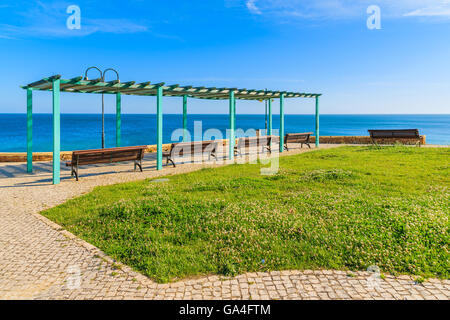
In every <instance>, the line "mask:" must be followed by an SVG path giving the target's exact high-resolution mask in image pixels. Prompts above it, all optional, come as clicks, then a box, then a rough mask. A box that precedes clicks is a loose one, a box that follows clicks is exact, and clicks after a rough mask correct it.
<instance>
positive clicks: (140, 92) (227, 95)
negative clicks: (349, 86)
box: [22, 75, 321, 184]
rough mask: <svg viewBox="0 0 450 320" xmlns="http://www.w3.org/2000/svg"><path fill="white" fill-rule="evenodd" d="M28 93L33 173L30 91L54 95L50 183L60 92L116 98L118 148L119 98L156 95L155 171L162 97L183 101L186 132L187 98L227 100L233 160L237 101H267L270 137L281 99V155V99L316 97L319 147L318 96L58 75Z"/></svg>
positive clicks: (56, 163)
mask: <svg viewBox="0 0 450 320" xmlns="http://www.w3.org/2000/svg"><path fill="white" fill-rule="evenodd" d="M22 88H23V89H26V90H27V171H28V172H29V173H31V172H33V161H32V160H33V153H32V146H33V134H32V128H33V120H32V114H33V94H32V92H33V90H39V91H51V92H52V95H53V184H58V183H59V182H60V151H61V146H60V140H61V134H60V133H61V122H60V92H74V93H93V94H114V95H116V146H117V147H120V140H121V104H122V95H134V96H156V119H157V120H156V121H157V126H156V137H157V139H156V141H157V152H156V153H157V157H156V159H157V160H156V167H157V170H162V142H163V141H162V138H163V130H162V126H163V108H162V98H163V96H168V97H182V98H183V129H184V132H186V131H187V102H188V98H197V99H209V100H229V106H230V107H229V113H230V135H229V158H230V160H232V159H233V158H234V151H233V150H234V142H235V120H234V119H235V115H236V100H259V101H261V100H267V101H268V118H269V119H268V128H267V134H268V135H271V134H272V99H280V130H279V135H280V152H283V149H284V147H283V146H284V141H283V140H284V100H285V99H286V98H315V99H316V128H315V135H316V147H319V97H320V96H321V94H314V93H301V92H286V91H270V90H253V89H237V88H214V87H192V86H180V85H178V84H175V85H166V84H165V83H153V84H152V83H150V82H143V83H135V82H134V81H130V82H119V81H109V82H106V81H102V80H101V79H94V80H86V79H83V77H76V78H72V79H61V76H60V75H55V76H52V77H48V78H44V79H42V80H39V81H36V82H33V83H30V84H29V85H26V86H23V87H22Z"/></svg>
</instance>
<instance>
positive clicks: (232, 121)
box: [229, 90, 236, 160]
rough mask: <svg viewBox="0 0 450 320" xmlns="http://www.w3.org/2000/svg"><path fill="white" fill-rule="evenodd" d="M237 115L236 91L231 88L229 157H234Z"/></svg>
mask: <svg viewBox="0 0 450 320" xmlns="http://www.w3.org/2000/svg"><path fill="white" fill-rule="evenodd" d="M235 116H236V99H235V97H234V91H233V90H230V141H229V148H230V149H229V159H230V160H233V159H234V143H235V141H234V140H235V134H234V129H235Z"/></svg>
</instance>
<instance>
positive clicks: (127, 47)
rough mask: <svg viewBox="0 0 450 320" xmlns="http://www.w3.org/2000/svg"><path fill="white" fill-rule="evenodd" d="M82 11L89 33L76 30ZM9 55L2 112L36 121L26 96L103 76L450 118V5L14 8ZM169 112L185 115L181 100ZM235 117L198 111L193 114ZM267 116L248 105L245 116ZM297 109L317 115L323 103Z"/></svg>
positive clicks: (145, 101)
mask: <svg viewBox="0 0 450 320" xmlns="http://www.w3.org/2000/svg"><path fill="white" fill-rule="evenodd" d="M72 4H75V5H78V6H79V7H80V9H81V29H80V30H69V29H68V28H67V27H66V20H67V18H68V17H69V14H67V13H66V10H67V7H68V6H69V5H72ZM369 5H378V6H379V7H380V8H381V27H382V28H381V30H369V29H368V28H367V24H366V20H367V18H368V17H369V14H368V13H367V8H368V6H369ZM0 48H1V50H0V70H1V71H2V72H1V75H0V93H1V100H0V113H2V112H24V111H25V92H24V91H23V90H22V89H20V88H19V86H20V85H24V84H27V83H30V82H33V81H35V80H38V79H41V78H43V77H46V76H49V75H53V74H61V75H62V76H63V77H64V78H72V77H75V76H79V75H82V74H83V73H84V70H85V69H86V68H87V67H89V66H91V65H98V66H100V67H101V68H106V67H114V68H117V69H118V70H119V71H120V75H121V80H122V81H131V80H134V81H136V82H143V81H152V82H161V81H164V82H166V83H169V84H171V83H174V84H175V83H176V84H182V85H183V84H184V85H198V86H216V87H224V86H229V87H239V88H252V89H253V88H254V89H264V88H266V87H267V88H269V89H283V90H290V91H306V92H315V93H316V92H318V93H323V94H324V96H323V98H322V100H321V112H322V113H355V114H356V113H358V114H359V113H450V1H449V0H396V1H392V0H379V1H376V0H370V1H366V0H315V1H311V0H289V1H287V0H286V1H284V0H283V1H282V0H208V1H206V0H190V1H186V0H173V1H166V0H147V1H144V0H128V1H123V0H121V1H116V0H109V1H93V0H91V1H88V0H76V1H74V2H66V1H24V0H14V1H10V0H3V1H2V2H1V3H0ZM93 76H94V77H96V75H94V73H93ZM110 76H112V74H110ZM34 100H35V111H36V112H50V111H51V100H50V94H49V93H36V94H35V99H34ZM106 101H107V112H110V113H112V112H114V100H113V99H112V97H108V98H107V100H106ZM62 103H63V104H62V111H63V112H67V113H87V112H89V113H92V112H94V113H96V112H99V111H100V97H99V96H97V95H78V94H63V96H62ZM164 108H165V112H167V113H179V112H180V111H181V101H180V99H173V98H166V99H165V104H164ZM227 108H228V107H227V103H226V102H211V101H198V100H191V101H190V105H189V112H191V113H227V110H228V109H227ZM263 108H264V106H263V104H262V103H259V102H250V103H249V102H239V103H238V108H237V111H238V113H263ZM286 109H287V110H286V111H287V113H301V114H303V113H312V112H313V101H312V100H289V101H288V103H287V107H286ZM123 110H124V112H127V113H154V112H155V103H154V99H153V98H141V97H139V98H136V97H125V98H124V106H123Z"/></svg>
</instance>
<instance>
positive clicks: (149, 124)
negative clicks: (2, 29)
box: [0, 114, 450, 152]
mask: <svg viewBox="0 0 450 320" xmlns="http://www.w3.org/2000/svg"><path fill="white" fill-rule="evenodd" d="M182 119H183V117H182V115H181V114H167V115H164V117H163V143H170V142H177V141H180V139H181V136H182V134H181V130H177V129H180V128H182V123H183V120H182ZM279 124H280V119H279V116H278V115H274V116H273V129H274V130H275V131H274V133H275V132H276V130H277V129H278V128H279ZM115 126H116V118H115V115H114V114H106V115H105V144H106V147H115V145H116V130H115ZM26 127H27V121H26V115H25V114H0V152H25V151H26V145H27V143H26V141H27V132H26ZM314 127H315V117H314V115H286V116H285V132H286V133H296V132H313V131H314ZM101 128H102V121H101V115H100V114H62V115H61V150H83V149H96V148H101V142H102V140H101V132H102V129H101ZM227 128H229V116H228V115H227V114H222V115H220V114H189V115H188V130H189V134H190V135H191V137H190V138H191V139H192V140H202V139H203V140H210V139H220V138H226V130H227ZM236 128H237V129H240V130H238V131H237V136H241V135H244V134H245V135H253V134H255V133H254V130H256V129H260V130H264V129H265V128H266V116H265V115H244V114H238V115H237V116H236ZM368 129H419V132H420V134H422V135H426V136H427V144H439V145H450V114H441V115H327V114H324V115H321V116H320V135H321V136H364V135H368V132H367V130H368ZM52 132H53V131H52V115H51V114H34V115H33V151H34V152H45V151H51V150H52ZM121 137H122V138H121V145H122V146H136V145H151V144H156V115H154V114H123V115H122V134H121Z"/></svg>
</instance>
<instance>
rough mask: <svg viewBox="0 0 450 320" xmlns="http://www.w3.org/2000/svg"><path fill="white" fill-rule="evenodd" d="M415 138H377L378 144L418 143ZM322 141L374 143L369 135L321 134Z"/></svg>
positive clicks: (423, 138)
mask: <svg viewBox="0 0 450 320" xmlns="http://www.w3.org/2000/svg"><path fill="white" fill-rule="evenodd" d="M311 141H313V142H316V137H311ZM416 142H417V141H416V140H414V139H395V138H394V139H392V138H391V139H377V144H395V143H401V144H407V145H410V144H416ZM320 143H325V144H328V143H329V144H372V140H371V139H370V137H369V136H321V137H320ZM420 143H421V144H426V136H420Z"/></svg>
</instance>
